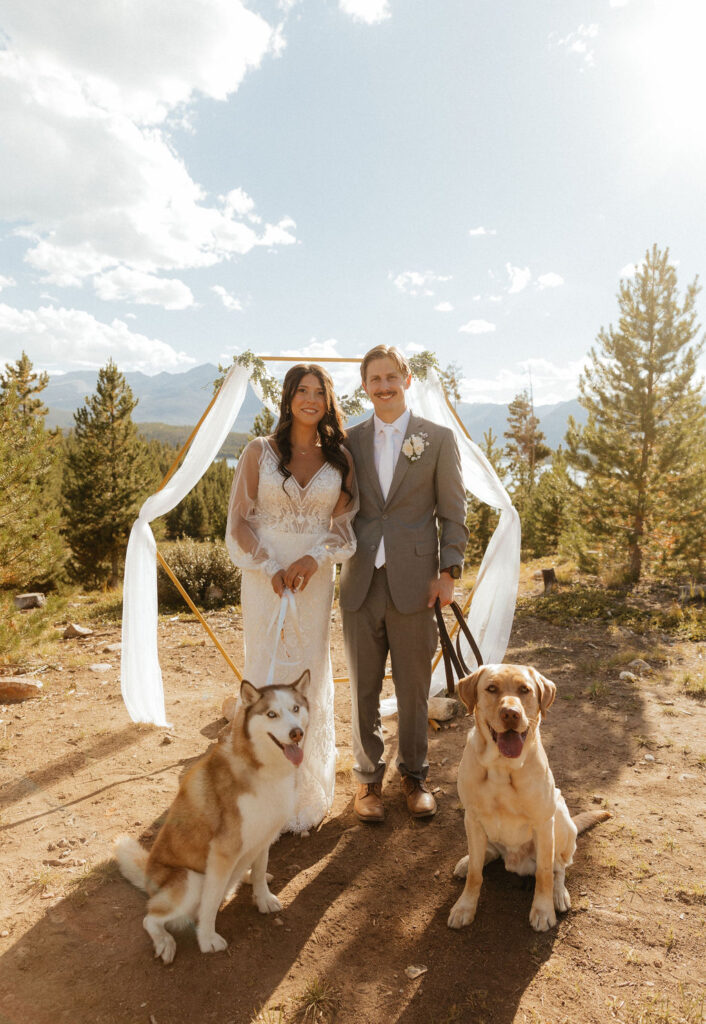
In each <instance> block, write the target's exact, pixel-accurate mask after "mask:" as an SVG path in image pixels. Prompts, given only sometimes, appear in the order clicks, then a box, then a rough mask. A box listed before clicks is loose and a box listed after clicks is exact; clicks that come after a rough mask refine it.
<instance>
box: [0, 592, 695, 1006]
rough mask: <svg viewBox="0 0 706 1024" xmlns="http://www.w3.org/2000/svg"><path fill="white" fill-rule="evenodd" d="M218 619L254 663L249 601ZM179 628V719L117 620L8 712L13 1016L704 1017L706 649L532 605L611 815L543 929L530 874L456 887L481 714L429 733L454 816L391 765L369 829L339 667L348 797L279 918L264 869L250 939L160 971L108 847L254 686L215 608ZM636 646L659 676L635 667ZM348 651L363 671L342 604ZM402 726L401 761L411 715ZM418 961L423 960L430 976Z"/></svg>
mask: <svg viewBox="0 0 706 1024" xmlns="http://www.w3.org/2000/svg"><path fill="white" fill-rule="evenodd" d="M534 586H535V587H536V588H538V587H539V584H534ZM81 612H82V606H81V603H80V602H79V603H77V604H75V605H74V607H72V608H70V609H69V613H70V617H71V618H72V620H73V621H76V622H81ZM209 620H210V622H211V624H212V626H213V628H214V629H215V630H216V631H217V633H218V635H219V636H220V637H221V638H222V641H223V642H224V644H225V646H226V647H227V649H228V650H229V651H230V652H231V653H233V654H234V655H235V656H236V659H240V657H241V654H242V632H241V629H240V624H239V617H238V616H237V615H236V616H233V615H232V614H229V613H227V612H223V611H221V612H214V613H212V614H210V616H209ZM159 630H160V650H161V660H162V667H163V671H164V680H165V693H166V703H167V711H168V715H169V716H170V718H171V720H172V722H173V728H172V729H171V730H170V731H169V732H165V730H161V729H156V728H152V727H145V726H138V725H134V724H132V723H131V722H130V720H129V718H128V715H127V713H126V711H125V708H124V706H123V703H122V700H121V698H120V689H119V653H117V652H115V651H108V652H107V653H106V652H105V651H104V649H105V648H106V647H107V646H108V645H110V644H115V643H116V642H118V641H119V639H120V636H119V628H118V627H117V626H114V625H111V626H96V627H95V633H94V635H93V636H92V637H91V638H90V639H87V640H82V641H81V640H70V641H69V640H67V641H62V642H61V643H60V644H58V645H57V651H58V653H57V661H56V663H55V664H53V665H51V666H50V667H48V668H47V669H46V670H45V671H44V672H43V674H42V676H41V678H42V679H43V681H44V696H43V697H42V699H41V700H34V701H29V702H26V703H24V704H11V705H7V706H4V707H1V708H0V719H1V720H2V721H1V723H0V747H1V748H2V757H1V759H0V807H1V808H2V811H1V814H2V817H1V819H0V851H1V853H0V879H1V884H2V890H1V893H0V1024H50V1022H51V1024H54V1022H64V1021H66V1022H72V1024H89V1022H90V1024H118V1022H120V1024H122V1022H126V1024H191V1022H195V1024H196V1022H209V1021H213V1022H217V1024H250V1022H253V1021H259V1022H262V1024H277V1022H280V1024H285V1022H289V1021H293V1020H296V1019H307V1020H315V1019H321V1020H326V1019H329V1018H330V1017H331V1016H332V1011H333V1010H334V1008H335V1019H336V1020H337V1021H339V1022H343V1024H451V1022H456V1021H461V1022H473V1024H483V1022H485V1024H511V1022H515V1021H516V1022H522V1024H524V1022H527V1024H530V1022H532V1024H549V1022H551V1024H562V1022H569V1024H584V1022H585V1024H589V1022H590V1024H604V1022H606V1021H612V1020H617V1021H620V1022H624V1024H679V1022H685V1024H701V1022H702V1021H703V1020H704V1004H703V995H704V990H705V982H706V960H705V957H704V950H705V942H704V939H705V935H706V887H705V878H704V838H705V836H706V820H705V819H706V814H705V809H704V779H705V777H706V739H705V738H704V724H705V721H704V719H705V716H706V706H705V705H704V704H702V703H699V702H697V701H695V700H693V699H691V698H690V697H688V696H686V695H685V694H684V693H683V692H682V689H681V687H680V683H679V679H680V677H681V676H682V675H683V673H684V671H685V670H687V669H689V668H692V669H693V668H697V669H700V671H701V672H703V668H704V660H703V651H702V650H699V646H698V645H696V644H689V643H678V642H675V641H673V640H670V639H669V638H668V637H662V636H659V637H654V636H653V637H639V636H636V635H634V634H632V633H630V631H628V630H626V629H622V628H618V627H615V626H610V625H607V624H605V623H602V622H596V623H591V624H580V625H576V626H574V627H572V628H560V627H558V626H553V625H550V624H547V623H546V622H542V621H539V620H538V619H536V618H533V617H532V616H531V615H528V614H527V613H526V612H525V613H523V614H522V615H521V616H518V618H517V620H516V623H515V628H514V631H513V635H512V639H511V645H510V649H509V651H508V655H507V659H506V660H508V661H517V662H525V663H530V664H534V665H536V666H537V667H538V668H539V669H540V670H541V671H542V672H544V673H545V674H546V675H547V676H549V677H550V678H551V679H553V680H554V681H555V682H556V684H557V687H558V698H557V700H556V702H555V704H554V706H553V708H552V709H551V712H550V714H549V716H548V718H547V720H546V722H545V724H544V725H543V737H544V743H545V746H546V748H547V751H548V754H549V759H550V763H551V765H552V768H553V770H554V775H555V778H556V781H557V785H559V786H560V787H561V789H562V791H563V793H564V795H565V797H566V799H567V802H568V804H569V807H570V808H571V809H572V811H574V812H575V811H578V810H581V809H586V808H591V807H595V806H605V807H607V808H608V809H609V810H610V811H611V813H612V815H613V817H612V819H611V820H610V821H608V822H606V823H605V824H603V825H600V826H598V827H597V828H595V829H594V830H593V831H592V832H589V833H586V834H585V835H584V836H582V837H581V838H580V839H579V848H578V851H577V856H576V860H575V863H574V866H573V867H572V868H571V869H570V871H569V873H568V888H569V891H570V893H571V898H572V903H573V908H572V910H571V911H570V912H569V913H568V914H566V915H563V916H561V918H560V920H559V923H558V924H557V927H556V928H554V929H553V930H552V931H550V932H548V933H545V934H537V933H535V932H534V931H532V929H531V928H530V925H529V921H528V916H529V909H530V903H531V898H532V892H531V885H528V884H527V882H526V881H523V880H521V879H520V878H518V877H516V876H514V875H511V874H508V873H507V872H506V871H505V870H504V868H503V867H501V866H499V865H498V864H492V865H490V866H489V867H488V868H487V869H486V873H485V882H484V887H483V891H482V895H481V902H480V906H479V910H478V915H477V917H476V920H475V922H474V923H473V924H472V925H471V926H470V927H469V928H467V929H465V930H463V931H462V932H453V931H451V930H449V929H448V928H447V926H446V918H447V916H448V912H449V910H450V908H451V906H452V904H453V902H454V901H455V900H456V898H457V896H458V893H459V889H460V884H461V883H459V882H457V881H456V880H454V879H453V878H452V869H453V866H454V864H455V862H456V860H457V859H458V858H459V857H460V856H461V855H462V854H463V853H464V837H463V822H462V812H461V809H460V805H459V802H458V796H457V794H456V786H455V781H456V771H457V765H458V762H459V759H460V756H461V750H462V746H463V743H464V740H465V735H466V731H467V729H468V725H469V721H470V720H469V719H468V718H467V717H464V716H463V715H462V714H461V713H459V715H458V716H457V718H456V719H455V720H454V721H453V722H451V723H450V724H448V725H445V726H443V727H442V728H441V729H440V730H439V731H438V732H434V731H431V730H430V761H431V775H430V780H431V783H432V786H433V787H434V788H435V790H437V798H438V802H439V811H438V813H437V815H436V817H435V818H434V819H431V820H429V821H427V822H419V821H417V822H415V821H412V820H410V819H409V817H408V815H407V813H406V811H405V809H404V806H403V801H402V795H401V790H400V785H399V780H398V777H397V776H396V774H395V772H394V771H390V772H389V773H388V775H387V777H386V784H385V788H384V794H383V795H384V798H385V802H386V806H387V819H386V821H385V823H384V824H383V825H381V826H363V825H361V824H359V823H358V822H357V820H356V818H355V816H354V814H353V811H352V796H351V795H352V783H351V776H350V765H351V754H350V705H349V697H348V687H347V684H346V683H340V684H338V685H337V686H336V728H337V740H338V747H339V772H338V777H337V792H336V801H335V806H334V809H333V813H332V814H331V816H330V817H329V818H328V819H326V820H325V821H324V822H323V824H322V825H321V827H320V828H319V829H318V830H317V831H316V832H314V833H312V834H311V835H309V836H305V837H297V836H292V835H287V836H284V837H283V838H281V839H280V840H279V841H278V842H277V843H276V844H275V846H274V847H273V848H272V850H271V854H270V870H271V871H272V873H273V875H274V881H273V883H272V889H273V891H274V892H276V893H277V894H278V896H279V898H280V899H281V901H282V904H283V907H284V909H283V911H282V913H281V914H280V915H277V916H262V915H260V914H259V913H258V912H257V910H256V909H255V907H254V906H253V905H252V904H251V902H250V892H249V890H248V889H247V887H243V889H241V891H240V893H239V894H238V895H237V896H236V898H235V899H234V900H233V901H232V902H231V903H230V904H229V905H228V906H226V907H224V908H223V909H222V910H221V912H220V916H219V924H218V928H219V931H220V932H221V934H223V935H224V936H225V937H226V938H227V939H228V941H229V943H230V946H229V949H228V950H227V951H226V952H225V953H219V954H213V955H208V956H204V955H202V954H201V953H200V952H199V950H198V947H197V945H196V941H195V936H194V933H193V930H192V931H187V932H185V933H182V935H181V936H180V937H179V938H178V951H177V957H176V960H175V961H174V963H173V964H172V965H171V966H169V967H165V966H164V965H163V964H162V963H161V961H157V960H155V959H153V957H152V948H151V943H150V940H149V938H148V936H147V934H146V933H145V932H144V930H143V928H142V923H141V922H142V916H143V913H144V896H143V895H142V894H141V893H139V892H138V891H137V890H135V889H134V888H132V886H130V885H129V884H128V883H127V882H126V881H125V880H124V879H123V878H122V877H121V876H120V875H119V874H118V873H117V871H116V868H115V866H114V865H113V863H112V862H111V860H110V849H111V842H112V840H113V838H114V836H115V835H116V834H118V833H119V832H123V831H127V832H129V833H130V834H132V835H135V836H139V837H141V838H142V839H143V840H145V841H146V842H149V841H150V839H151V838H152V837H153V836H154V834H155V832H156V829H157V827H158V824H159V821H160V819H161V816H162V814H163V812H164V811H165V810H166V808H167V807H168V805H169V803H170V801H171V799H172V797H173V795H174V793H175V791H176V787H177V781H178V779H179V776H180V774H181V773H182V772H183V770H184V768H185V767H186V766H188V765H189V764H190V763H191V761H192V759H193V758H194V757H196V756H198V755H199V754H200V753H202V752H203V751H204V750H205V749H206V747H207V745H208V742H209V741H210V739H212V738H213V737H214V736H215V734H216V732H217V730H218V728H219V726H220V725H221V724H222V722H221V720H220V718H219V715H220V706H221V702H222V700H223V697H224V696H225V695H226V694H227V693H229V692H232V690H233V680H232V677H230V675H229V670H228V669H227V667H225V665H224V663H223V662H222V660H221V657H220V655H219V654H218V652H217V651H216V650H215V648H214V647H213V646H212V645H211V642H210V641H209V640H208V639H207V638H205V634H204V633H203V631H202V630H201V627H200V626H199V625H198V623H196V622H195V621H193V620H190V619H188V618H187V617H185V616H180V617H177V616H175V617H174V618H173V619H169V618H168V617H165V618H163V619H162V620H161V621H160V627H159ZM702 646H703V645H702ZM636 656H641V657H643V658H644V659H645V661H646V662H647V663H648V664H649V665H650V666H651V671H647V670H646V669H643V670H642V672H641V673H640V678H639V679H638V680H637V681H635V680H629V679H620V678H619V675H620V672H621V671H622V670H624V669H625V668H626V665H627V662H628V661H630V660H631V659H632V658H634V657H636ZM333 659H334V673H335V674H336V675H344V674H345V665H344V663H343V659H342V654H341V644H340V632H339V627H338V617H337V616H336V617H335V621H334V645H333ZM95 663H102V664H108V665H109V666H110V668H109V669H107V670H105V671H101V672H96V671H94V670H92V669H91V668H90V667H89V666H90V665H93V664H95ZM386 728H387V746H388V751H389V761H390V762H392V763H393V762H394V755H395V745H396V720H395V719H394V718H393V719H387V720H386ZM410 965H421V966H423V967H425V968H426V971H425V973H423V974H421V975H420V976H419V977H417V978H415V979H410V978H409V977H408V976H407V975H406V973H405V970H406V968H408V967H409V966H410ZM327 995H328V1001H327V999H326V998H325V997H326V996H327ZM317 1000H318V1009H319V1011H320V1013H319V1016H318V1017H317V1016H316V1014H315V1013H314V1011H315V1010H316V1009H317ZM297 1010H298V1016H297ZM307 1011H308V1014H309V1015H308V1016H306V1013H307ZM327 1014H328V1016H327Z"/></svg>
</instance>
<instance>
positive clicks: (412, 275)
mask: <svg viewBox="0 0 706 1024" xmlns="http://www.w3.org/2000/svg"><path fill="white" fill-rule="evenodd" d="M389 277H390V278H391V280H392V282H393V284H394V286H395V288H397V290H398V291H401V292H404V293H405V294H406V295H433V294H434V289H433V288H432V285H436V284H438V283H441V282H443V281H450V280H451V277H450V276H444V275H442V274H435V273H434V271H433V270H404V271H403V272H402V273H401V274H398V275H397V277H394V278H393V277H392V274H390V275H389Z"/></svg>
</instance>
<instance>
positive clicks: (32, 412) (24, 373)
mask: <svg viewBox="0 0 706 1024" xmlns="http://www.w3.org/2000/svg"><path fill="white" fill-rule="evenodd" d="M48 383H49V374H48V373H40V374H37V373H33V372H32V362H31V360H30V358H29V356H28V355H27V353H26V352H23V353H22V355H21V356H20V358H19V359H18V360H17V362H16V363H15V365H14V366H12V365H11V364H10V363H8V364H7V365H6V367H5V373H0V393H1V394H4V395H9V394H10V393H12V394H13V395H14V396H15V399H16V410H15V412H16V415H19V416H21V417H22V420H23V422H24V423H25V425H30V424H31V423H32V420H33V418H35V417H41V416H46V414H47V412H48V411H49V410H48V409H47V407H46V405H45V404H44V402H43V401H42V399H41V398H39V393H40V392H41V391H43V390H44V388H45V387H46V386H47V384H48Z"/></svg>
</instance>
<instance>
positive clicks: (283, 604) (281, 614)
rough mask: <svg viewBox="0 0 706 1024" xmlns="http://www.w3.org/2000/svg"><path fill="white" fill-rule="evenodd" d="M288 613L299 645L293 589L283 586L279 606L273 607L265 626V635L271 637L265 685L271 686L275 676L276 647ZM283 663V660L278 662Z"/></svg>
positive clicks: (299, 637)
mask: <svg viewBox="0 0 706 1024" xmlns="http://www.w3.org/2000/svg"><path fill="white" fill-rule="evenodd" d="M288 615H289V618H290V621H291V623H292V626H293V627H294V632H295V633H296V635H297V640H298V641H299V644H300V646H301V640H302V634H301V627H300V626H299V612H298V611H297V599H296V597H295V596H294V593H293V591H291V590H288V589H287V588H285V589H284V590H283V592H282V596H281V597H280V601H279V607H278V608H275V610H274V613H273V615H272V618H271V619H270V624H269V626H268V627H267V636H268V637H272V660H271V661H270V670H269V672H268V673H267V682H266V683H265V686H272V683H273V682H274V678H275V668H276V667H277V664H278V660H277V648H278V647H279V640H280V637H281V636H282V632H283V630H284V622H285V619H286V618H287V616H288ZM273 630H274V633H273ZM279 664H283V662H279Z"/></svg>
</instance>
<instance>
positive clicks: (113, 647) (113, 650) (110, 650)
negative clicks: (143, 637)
mask: <svg viewBox="0 0 706 1024" xmlns="http://www.w3.org/2000/svg"><path fill="white" fill-rule="evenodd" d="M122 649H123V645H122V644H106V645H105V647H104V648H103V652H102V653H103V654H117V653H118V651H122Z"/></svg>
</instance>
